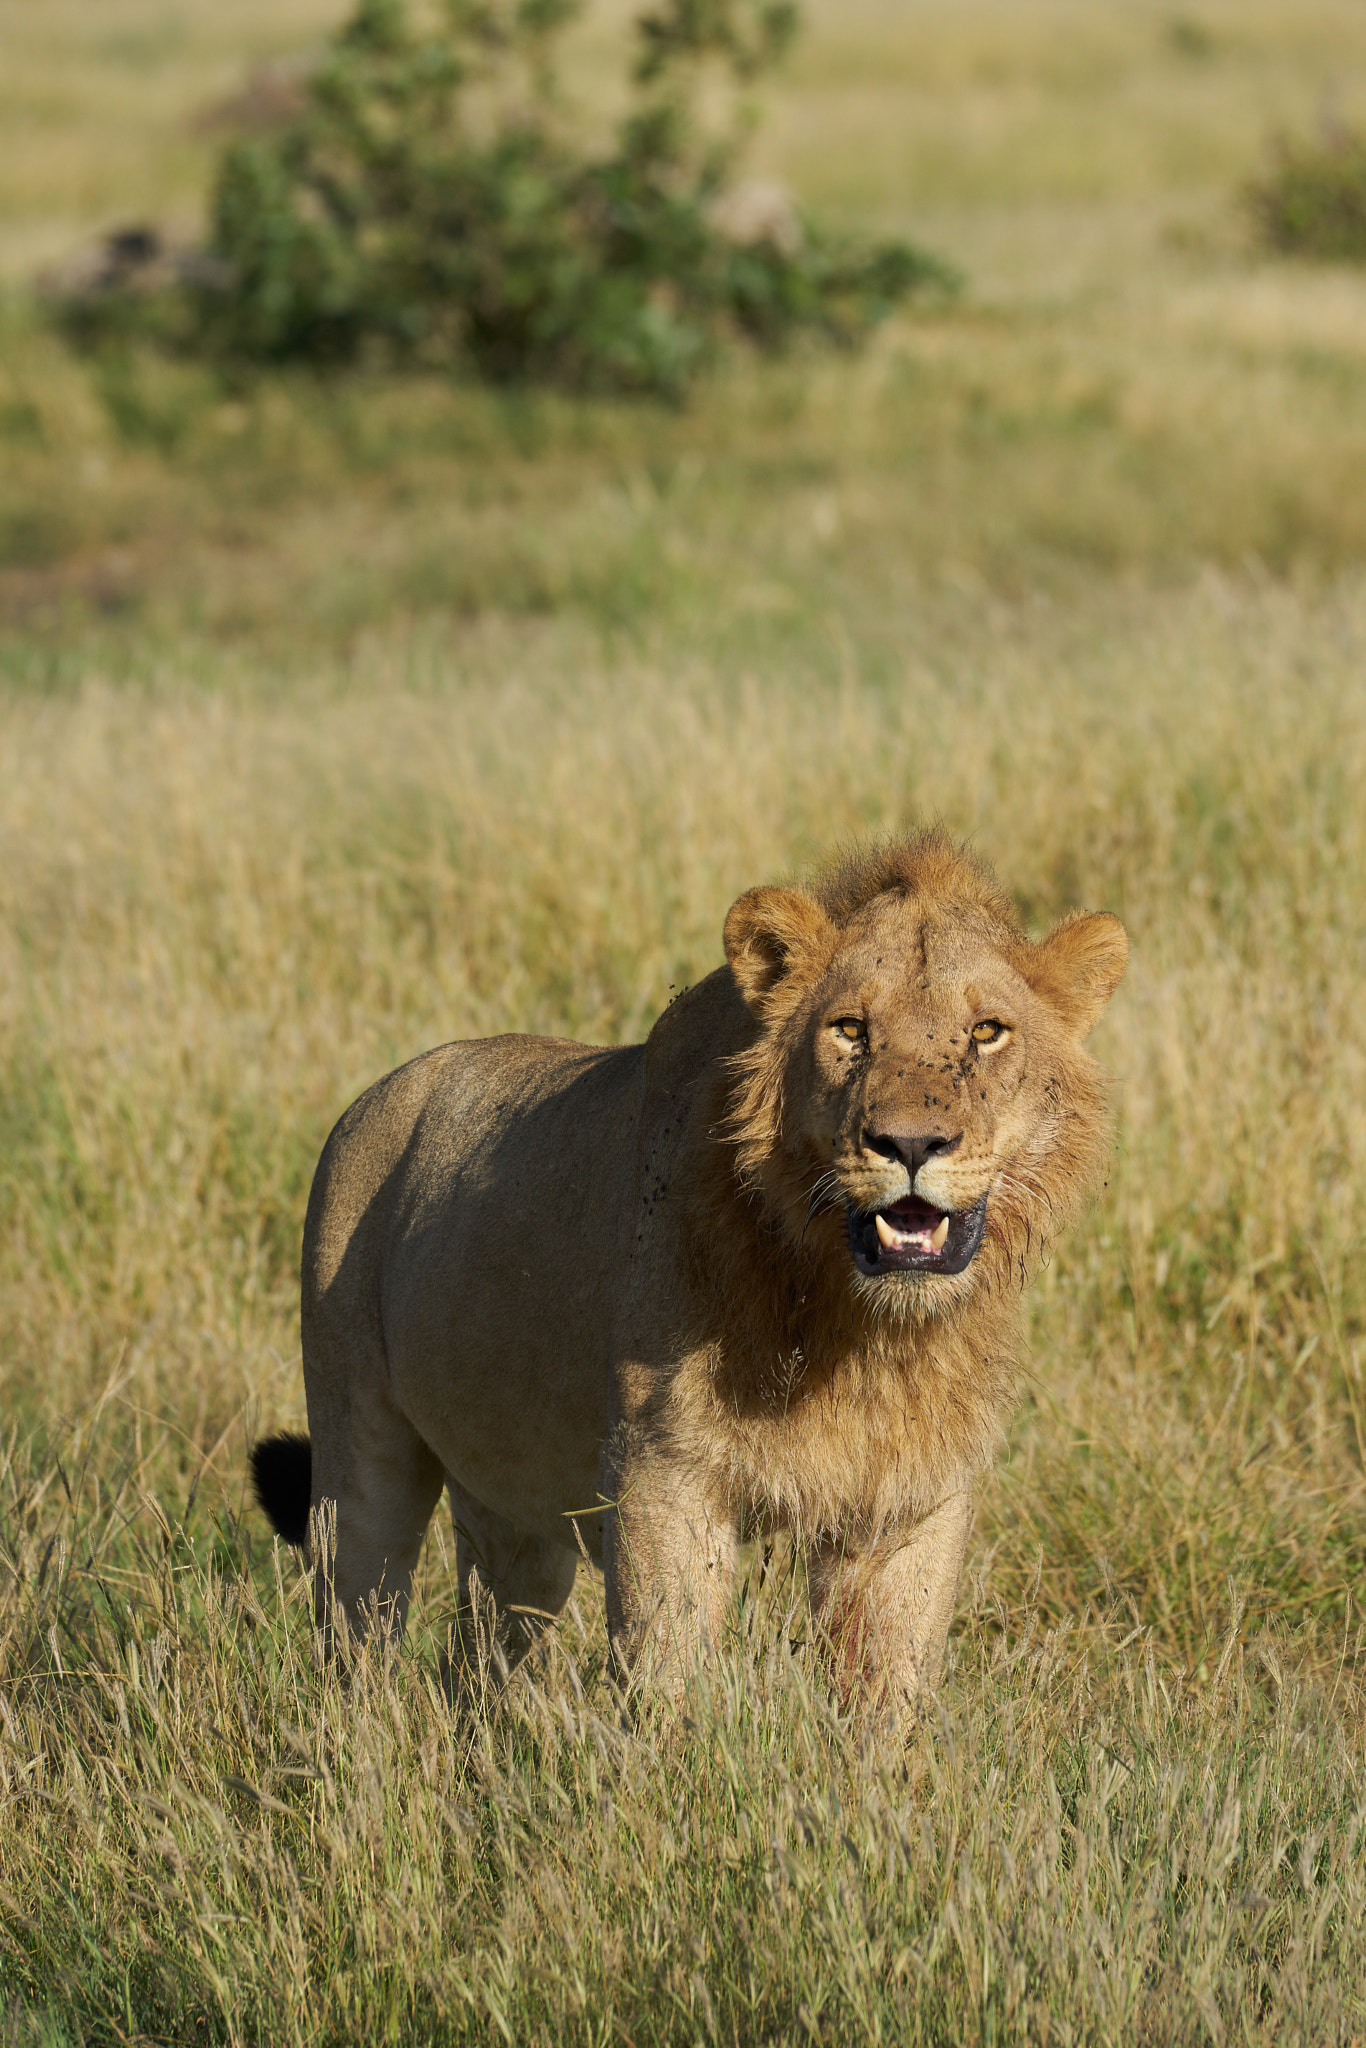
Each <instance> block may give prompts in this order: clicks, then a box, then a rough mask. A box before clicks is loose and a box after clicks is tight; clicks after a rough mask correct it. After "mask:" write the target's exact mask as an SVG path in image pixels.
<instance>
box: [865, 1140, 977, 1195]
mask: <svg viewBox="0 0 1366 2048" xmlns="http://www.w3.org/2000/svg"><path fill="white" fill-rule="evenodd" d="M863 1142H864V1145H865V1146H866V1147H867V1149H868V1151H870V1152H878V1153H880V1154H881V1156H882V1157H883V1158H884V1159H898V1160H900V1162H901V1164H902V1165H903V1166H904V1167H905V1169H906V1171H907V1173H909V1175H910V1176H911V1186H912V1187H914V1186H915V1177H916V1175H917V1174H918V1173H919V1171H920V1169H921V1167H922V1166H923V1165H924V1164H925V1162H926V1160H927V1159H937V1158H942V1157H944V1156H945V1155H946V1154H947V1153H949V1152H956V1151H957V1150H958V1147H959V1146H960V1145H961V1144H962V1142H963V1133H962V1132H961V1131H957V1132H955V1133H954V1135H953V1136H952V1137H949V1136H948V1135H947V1134H946V1133H945V1132H944V1131H942V1130H937V1131H936V1130H890V1131H877V1132H870V1133H869V1135H868V1136H867V1137H866V1138H865V1139H864V1141H863Z"/></svg>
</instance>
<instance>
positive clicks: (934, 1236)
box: [930, 1216, 949, 1252]
mask: <svg viewBox="0 0 1366 2048" xmlns="http://www.w3.org/2000/svg"><path fill="white" fill-rule="evenodd" d="M948 1234H949V1219H948V1217H947V1216H941V1217H940V1219H939V1227H938V1229H937V1230H932V1231H931V1232H930V1243H931V1244H932V1245H933V1246H934V1248H935V1250H936V1251H937V1252H942V1251H943V1249H944V1241H945V1239H946V1238H947V1237H948Z"/></svg>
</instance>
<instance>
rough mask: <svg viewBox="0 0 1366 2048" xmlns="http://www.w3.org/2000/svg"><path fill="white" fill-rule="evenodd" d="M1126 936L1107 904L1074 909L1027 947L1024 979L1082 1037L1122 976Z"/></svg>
mask: <svg viewBox="0 0 1366 2048" xmlns="http://www.w3.org/2000/svg"><path fill="white" fill-rule="evenodd" d="M1128 958H1129V941H1128V939H1127V937H1126V936H1125V931H1124V927H1123V925H1122V924H1121V923H1120V921H1119V919H1118V918H1117V917H1111V915H1110V913H1109V912H1108V911H1107V910H1097V911H1090V912H1088V911H1084V910H1079V911H1078V912H1077V913H1076V914H1075V915H1074V916H1072V917H1065V918H1064V919H1063V921H1062V923H1061V924H1058V925H1054V927H1053V929H1052V931H1051V932H1050V933H1049V934H1048V937H1047V938H1046V939H1041V940H1040V941H1039V943H1038V945H1037V946H1031V947H1030V949H1029V958H1028V959H1027V960H1026V961H1024V962H1023V963H1022V964H1023V969H1024V976H1025V980H1026V981H1027V982H1028V983H1029V985H1030V987H1031V988H1032V989H1034V990H1035V992H1036V993H1037V994H1038V995H1041V996H1042V997H1043V999H1044V1001H1045V1002H1046V1003H1047V1004H1048V1005H1049V1006H1050V1008H1052V1009H1054V1010H1056V1011H1057V1013H1058V1015H1059V1016H1060V1017H1061V1018H1062V1021H1063V1023H1064V1024H1066V1026H1067V1027H1068V1029H1069V1030H1070V1031H1072V1032H1074V1033H1075V1034H1076V1036H1077V1037H1078V1038H1085V1036H1086V1034H1087V1032H1088V1031H1090V1029H1091V1028H1092V1026H1093V1025H1094V1024H1097V1023H1098V1022H1099V1021H1100V1013H1101V1011H1102V1010H1103V1009H1104V1008H1105V1005H1106V1004H1107V1003H1108V1002H1109V1000H1110V998H1111V996H1112V995H1113V994H1114V992H1115V990H1116V989H1117V988H1118V987H1119V984H1120V981H1121V979H1122V978H1123V974H1124V968H1125V964H1126V962H1127V961H1128Z"/></svg>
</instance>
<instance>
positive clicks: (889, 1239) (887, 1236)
mask: <svg viewBox="0 0 1366 2048" xmlns="http://www.w3.org/2000/svg"><path fill="white" fill-rule="evenodd" d="M873 1221H874V1223H875V1224H876V1225H877V1234H878V1236H879V1237H880V1238H881V1240H882V1242H883V1244H885V1245H887V1246H888V1247H889V1248H890V1246H892V1245H894V1244H899V1243H900V1242H901V1240H900V1239H899V1238H898V1236H897V1234H896V1232H895V1231H894V1230H893V1229H892V1226H891V1224H890V1223H888V1221H887V1219H886V1217H885V1216H874V1218H873Z"/></svg>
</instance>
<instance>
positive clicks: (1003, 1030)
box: [972, 1017, 1010, 1045]
mask: <svg viewBox="0 0 1366 2048" xmlns="http://www.w3.org/2000/svg"><path fill="white" fill-rule="evenodd" d="M1009 1036H1010V1026H1009V1025H1008V1024H1002V1023H1001V1022H1000V1021H999V1020H998V1019H997V1018H995V1017H984V1018H983V1019H982V1021H981V1023H980V1024H974V1025H973V1027H972V1038H973V1043H974V1044H975V1045H1000V1043H1001V1041H1002V1040H1003V1039H1006V1038H1009Z"/></svg>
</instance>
